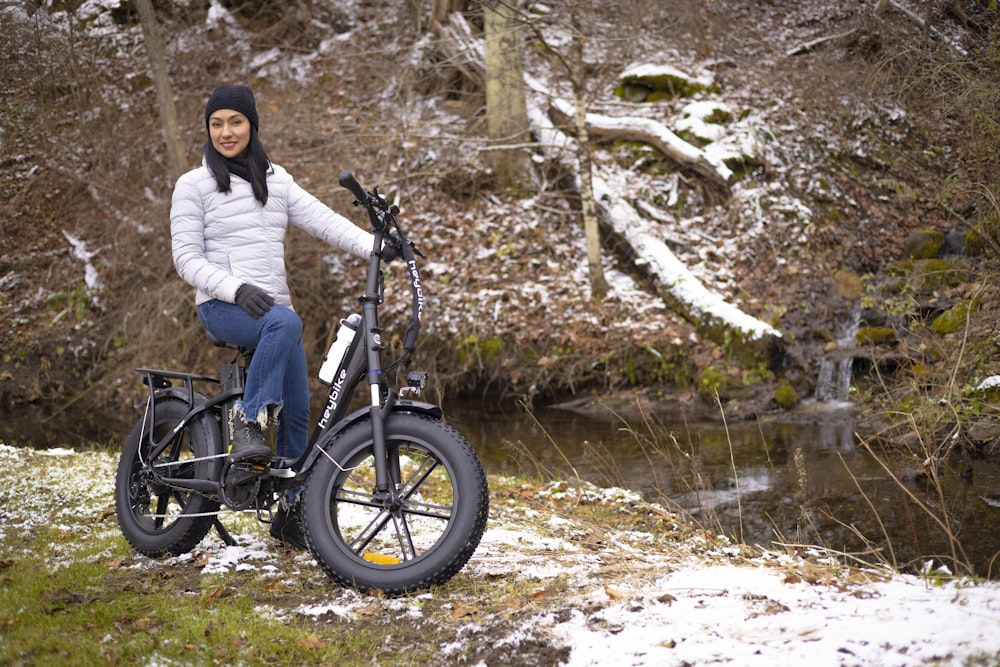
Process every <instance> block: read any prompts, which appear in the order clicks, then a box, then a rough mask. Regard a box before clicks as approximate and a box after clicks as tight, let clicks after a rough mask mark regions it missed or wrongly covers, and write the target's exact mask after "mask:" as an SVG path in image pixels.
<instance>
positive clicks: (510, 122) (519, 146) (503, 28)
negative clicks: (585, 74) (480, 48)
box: [483, 0, 531, 184]
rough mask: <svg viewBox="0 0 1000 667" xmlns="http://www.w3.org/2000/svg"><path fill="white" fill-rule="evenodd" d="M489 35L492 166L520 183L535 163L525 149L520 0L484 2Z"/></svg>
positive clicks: (527, 136) (528, 136) (503, 180)
mask: <svg viewBox="0 0 1000 667" xmlns="http://www.w3.org/2000/svg"><path fill="white" fill-rule="evenodd" d="M483 9H484V18H485V22H484V27H485V33H486V127H487V133H488V135H489V138H490V143H491V144H492V146H493V147H494V150H492V151H491V152H490V154H489V158H488V159H489V162H490V166H491V167H492V169H493V173H494V174H496V175H497V177H498V178H499V180H500V182H501V183H503V184H513V183H517V182H520V181H522V180H523V179H524V177H525V176H526V175H527V174H528V171H529V169H530V167H531V163H530V162H529V160H528V154H527V152H526V151H525V149H524V145H525V144H527V143H528V142H529V141H530V140H531V132H530V128H529V123H528V106H527V102H526V101H525V96H524V65H523V63H522V57H523V55H522V46H521V19H520V17H519V16H518V9H517V0H487V1H486V2H484V7H483Z"/></svg>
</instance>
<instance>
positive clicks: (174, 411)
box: [115, 171, 489, 595]
mask: <svg viewBox="0 0 1000 667" xmlns="http://www.w3.org/2000/svg"><path fill="white" fill-rule="evenodd" d="M340 184H341V185H342V186H343V187H345V188H347V189H348V190H350V192H351V193H352V194H353V195H354V196H355V202H354V204H355V206H361V207H363V208H364V209H365V210H366V211H367V214H368V219H369V221H370V223H371V229H372V233H373V235H374V237H375V240H374V245H373V248H372V253H371V255H370V258H369V263H368V270H367V277H366V282H365V290H364V294H363V295H362V296H361V297H359V299H358V301H359V303H360V311H361V312H360V313H353V314H351V315H350V317H348V318H346V319H344V320H342V321H341V324H340V328H339V330H338V334H337V336H336V339H335V340H334V342H333V344H332V345H331V347H330V351H329V353H328V354H327V356H326V357H325V358H324V361H323V364H322V366H321V368H320V371H319V376H320V380H321V381H322V382H324V383H325V384H327V385H329V393H328V396H327V399H326V403H325V405H324V408H323V410H322V412H321V413H320V414H319V416H318V418H317V419H316V421H315V425H314V427H313V430H312V434H311V437H310V442H309V446H308V447H307V448H306V451H305V452H304V453H303V454H302V456H300V457H298V458H295V459H290V458H283V457H279V456H272V458H271V459H270V460H269V461H239V460H237V461H230V460H229V458H228V457H227V453H226V451H225V448H224V443H225V442H231V439H230V438H228V437H227V436H228V435H230V433H229V432H227V431H226V429H229V428H231V424H232V421H233V420H232V415H233V414H234V413H233V411H234V410H235V406H236V402H237V401H238V400H239V399H240V398H241V397H242V395H243V386H244V382H245V379H246V371H247V366H248V365H249V362H250V359H251V358H252V355H253V350H252V349H247V348H233V349H235V350H236V354H235V358H234V359H233V362H232V363H229V364H226V365H223V366H222V367H221V368H220V371H219V377H218V378H214V377H209V376H203V375H198V374H192V373H185V372H177V371H169V370H158V369H152V368H138V369H136V371H137V372H138V373H140V374H141V375H142V376H143V383H144V384H145V385H146V386H147V388H148V397H147V398H146V399H145V405H144V410H143V415H142V417H141V418H140V419H139V420H138V422H137V423H136V424H135V426H134V427H133V428H132V430H131V432H130V434H129V436H128V439H127V440H126V442H125V445H124V447H123V450H122V453H121V458H120V460H119V464H118V470H117V475H116V479H115V510H116V513H117V517H118V524H119V526H120V527H121V530H122V533H123V534H124V536H125V538H126V539H127V540H128V542H129V543H130V544H131V545H132V547H133V548H134V549H135V550H136V551H138V552H139V553H142V554H144V555H146V556H150V557H160V556H163V555H168V554H181V553H185V552H188V551H190V550H191V549H193V548H194V547H195V546H196V545H197V544H198V543H199V542H201V540H202V539H203V538H204V537H205V536H206V535H207V534H208V532H209V531H210V530H211V529H212V528H213V527H214V528H216V529H217V530H218V532H219V534H220V535H221V536H222V539H223V540H224V541H226V542H227V543H229V544H233V543H234V541H233V539H232V537H231V535H230V534H229V533H228V531H227V530H226V528H225V527H224V526H223V524H222V523H221V520H220V517H221V516H224V515H225V514H226V513H227V512H234V511H246V512H255V513H256V515H257V518H258V519H259V520H260V521H262V522H265V523H266V522H269V521H271V520H272V508H273V507H274V506H275V503H276V502H277V499H278V498H279V497H280V495H281V494H282V493H285V492H287V491H288V490H290V489H299V490H300V496H299V500H298V502H299V503H301V508H300V512H299V514H300V516H301V522H300V523H301V526H300V527H301V528H302V532H303V534H304V535H305V538H306V540H305V541H306V544H307V545H308V547H309V550H310V551H311V552H312V554H313V556H314V557H315V559H316V561H317V563H318V564H319V565H320V567H321V568H322V569H323V571H324V572H326V573H327V575H329V576H330V577H331V578H332V579H333V580H334V581H336V582H338V583H339V584H341V585H344V586H349V587H353V588H356V589H358V590H361V591H370V590H381V591H383V592H385V593H386V594H390V595H393V594H402V593H407V592H411V591H414V590H419V589H422V588H426V587H428V586H431V585H434V584H439V583H443V582H445V581H447V580H449V579H450V578H451V577H453V576H454V575H455V574H456V573H457V572H458V571H459V570H461V568H462V567H463V566H464V565H465V564H466V563H467V562H468V560H469V558H470V557H471V556H472V554H473V552H474V551H475V549H476V547H477V546H478V544H479V541H480V538H481V537H482V535H483V531H484V530H485V528H486V521H487V516H488V513H489V489H488V485H487V480H486V475H485V474H484V472H483V468H482V464H481V462H480V460H479V458H478V456H477V455H476V452H475V451H474V449H473V448H472V446H471V444H470V443H469V441H468V440H467V439H466V438H465V437H464V436H463V435H462V434H461V433H459V432H458V431H457V430H456V429H454V428H453V427H452V426H450V425H449V424H447V423H446V422H445V421H444V420H443V418H442V411H441V409H440V408H439V407H438V406H435V405H432V404H430V403H426V402H423V401H421V400H419V399H420V397H421V391H422V390H423V389H424V387H425V386H426V383H427V374H426V373H424V372H420V371H410V372H409V373H407V374H406V380H405V384H403V385H402V386H401V387H399V388H398V389H393V388H390V387H389V384H388V382H387V380H386V378H387V377H388V376H390V375H392V374H393V371H395V376H396V377H399V375H400V374H401V370H400V369H401V362H402V361H403V359H404V358H405V357H406V356H407V354H408V353H409V352H411V351H412V350H413V349H414V348H415V345H416V340H417V337H418V335H419V331H420V324H421V318H422V316H423V304H424V292H423V285H422V283H421V279H420V271H419V267H418V263H417V257H418V256H419V257H421V258H422V257H423V255H422V254H420V253H419V251H417V249H416V247H415V246H414V244H413V243H412V242H410V240H409V239H407V238H406V236H405V235H404V233H403V230H402V228H401V227H400V225H399V222H398V219H397V216H398V214H399V209H398V207H396V206H394V205H390V204H389V203H388V202H387V201H386V200H385V198H384V197H383V196H382V195H381V194H379V192H378V187H377V186H376V187H375V188H373V189H372V190H371V191H365V189H364V188H363V187H362V186H361V185H360V184H359V183H358V181H357V180H356V179H355V178H354V176H353V175H352V174H351V173H350V172H349V171H345V172H343V173H342V174H341V175H340ZM387 249H388V250H387ZM387 252H391V253H392V254H396V255H398V256H401V257H402V260H403V262H404V263H405V268H406V275H407V277H408V279H409V283H410V294H411V301H412V309H411V317H410V323H409V327H408V329H407V330H406V333H405V335H404V337H403V342H402V348H403V352H402V355H401V356H400V357H399V358H398V359H397V360H396V361H395V362H393V363H391V364H389V365H388V366H386V367H383V360H382V357H383V351H384V350H385V347H384V344H383V330H382V328H381V327H380V326H379V313H378V308H379V305H380V304H381V303H382V301H383V298H384V295H385V285H384V279H385V273H384V272H383V270H382V264H383V262H384V261H385V259H386V253H387ZM213 342H214V343H215V344H217V345H220V346H223V347H229V346H228V345H226V344H225V343H222V342H221V341H213ZM363 386H367V392H368V398H367V401H366V402H367V405H365V406H364V407H361V408H357V409H354V410H353V411H350V410H351V407H350V406H351V403H352V401H351V399H352V397H354V395H355V394H356V393H358V394H359V395H363V390H362V389H361V388H362V387H363ZM359 400H360V399H359Z"/></svg>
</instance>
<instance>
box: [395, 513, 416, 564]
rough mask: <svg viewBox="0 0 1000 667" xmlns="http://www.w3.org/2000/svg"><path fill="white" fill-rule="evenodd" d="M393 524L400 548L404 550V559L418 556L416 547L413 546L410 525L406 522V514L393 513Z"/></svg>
mask: <svg viewBox="0 0 1000 667" xmlns="http://www.w3.org/2000/svg"><path fill="white" fill-rule="evenodd" d="M392 524H393V527H395V529H396V541H397V543H398V544H399V550H400V551H402V552H403V560H413V559H414V558H416V557H417V550H416V547H414V546H413V536H412V535H410V527H409V525H408V524H407V523H406V515H405V514H403V513H402V512H396V513H394V514H393V515H392Z"/></svg>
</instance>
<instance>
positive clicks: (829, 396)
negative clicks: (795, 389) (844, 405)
mask: <svg viewBox="0 0 1000 667" xmlns="http://www.w3.org/2000/svg"><path fill="white" fill-rule="evenodd" d="M853 367H854V354H853V353H852V352H851V351H850V350H835V351H834V352H831V353H829V354H827V355H826V356H824V357H823V358H822V359H820V362H819V375H818V376H817V377H816V400H817V401H846V400H847V397H848V395H849V393H850V389H851V372H852V370H853Z"/></svg>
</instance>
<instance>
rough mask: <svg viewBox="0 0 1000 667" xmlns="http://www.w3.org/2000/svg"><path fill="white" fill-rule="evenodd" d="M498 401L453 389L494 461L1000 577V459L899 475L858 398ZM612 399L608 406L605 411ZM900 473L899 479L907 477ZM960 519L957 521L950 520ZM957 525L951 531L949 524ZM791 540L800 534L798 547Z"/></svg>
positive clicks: (491, 466) (698, 512)
mask: <svg viewBox="0 0 1000 667" xmlns="http://www.w3.org/2000/svg"><path fill="white" fill-rule="evenodd" d="M596 412H597V416H595V415H594V414H580V413H577V412H574V411H569V410H564V409H552V408H537V409H535V410H534V412H533V413H532V414H529V413H528V412H527V411H526V410H525V409H524V408H522V407H520V406H516V405H515V406H501V405H498V404H496V403H485V402H477V401H471V402H458V403H449V404H448V410H447V418H448V421H450V422H451V423H453V424H454V425H455V426H456V427H457V428H459V430H461V431H462V432H463V433H464V434H465V435H466V437H467V438H468V439H469V440H470V442H472V443H473V445H474V446H475V447H476V449H477V451H478V452H479V454H480V456H481V458H482V459H483V464H484V466H485V467H486V469H487V472H488V473H496V474H503V473H510V474H519V475H528V476H534V477H539V478H541V479H542V480H549V479H552V478H561V479H567V480H570V481H572V480H573V479H575V478H577V477H579V478H580V479H583V480H586V481H589V482H592V483H594V484H597V485H600V486H620V487H624V488H628V489H632V490H635V491H638V492H641V493H642V494H643V496H644V497H645V498H646V499H647V500H651V501H656V502H659V503H661V504H663V505H665V506H667V507H669V508H670V509H673V510H675V511H681V512H683V513H684V514H686V515H688V516H690V517H691V518H692V519H693V520H694V521H696V522H698V523H699V524H700V525H701V526H703V527H704V528H706V529H708V530H710V531H713V532H716V533H719V534H725V535H727V536H730V537H731V538H733V539H735V540H738V541H741V542H745V543H747V544H753V545H760V546H762V547H768V548H772V549H784V548H798V547H799V546H811V545H816V546H822V547H825V548H827V549H830V550H832V551H835V552H838V553H842V554H850V556H846V555H845V556H844V558H845V559H853V558H854V557H856V558H857V559H859V560H863V561H865V562H869V563H871V562H882V563H888V564H890V565H894V566H896V567H898V568H900V569H903V570H908V571H914V570H920V569H922V568H925V567H926V563H927V561H930V560H933V567H939V566H941V565H942V564H944V565H946V566H947V567H948V568H949V569H950V570H951V571H952V572H955V571H956V569H957V568H956V567H955V563H956V562H958V563H963V564H966V565H967V567H966V568H962V569H963V571H968V568H969V567H971V568H972V570H973V571H974V573H975V574H977V575H980V576H984V577H985V576H989V577H991V578H1000V462H998V461H996V459H995V457H994V458H993V459H992V460H989V459H987V460H984V459H979V460H973V461H971V469H970V470H966V465H965V464H963V465H962V467H961V469H959V468H958V467H945V469H944V470H943V472H942V475H941V480H942V484H941V490H940V493H939V491H938V490H937V489H936V488H935V487H934V486H933V485H932V484H930V483H929V482H928V481H926V480H922V479H920V477H919V476H918V475H916V474H915V473H916V471H914V474H900V473H899V472H898V471H893V473H895V474H896V475H897V477H896V478H895V479H894V478H893V476H892V475H891V474H890V472H889V471H888V470H887V468H885V467H883V465H882V464H880V463H879V460H878V458H876V456H873V455H872V454H870V453H868V452H866V451H864V449H863V448H862V447H861V446H859V444H858V443H857V442H856V440H855V435H854V421H853V418H852V416H851V412H850V409H849V406H847V404H843V403H835V404H833V405H832V406H831V407H826V406H822V405H819V406H814V409H813V410H812V411H811V412H809V414H808V415H805V416H803V415H801V414H800V415H792V418H796V419H797V423H790V422H787V421H786V422H770V421H755V422H738V423H729V424H725V423H722V422H721V421H720V422H715V421H712V422H696V423H691V422H685V421H684V420H683V418H682V417H680V416H677V415H655V416H646V417H644V418H635V419H625V418H622V417H621V416H618V415H615V414H612V413H611V412H610V411H607V410H604V411H601V410H598V411H596ZM602 413H603V416H602ZM897 480H898V481H897ZM945 527H947V529H946V528H945ZM949 533H950V535H951V537H949ZM784 545H798V546H796V547H786V546H784Z"/></svg>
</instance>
